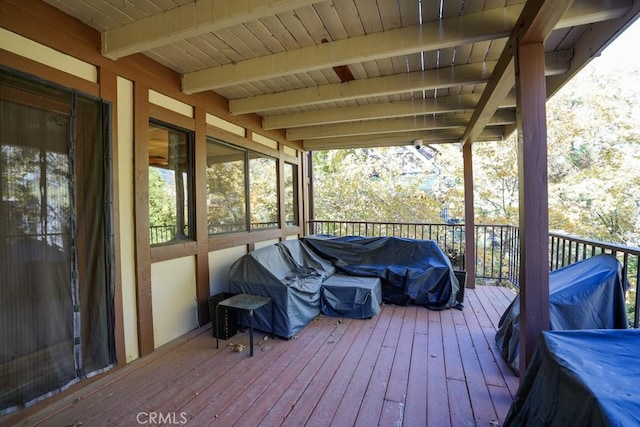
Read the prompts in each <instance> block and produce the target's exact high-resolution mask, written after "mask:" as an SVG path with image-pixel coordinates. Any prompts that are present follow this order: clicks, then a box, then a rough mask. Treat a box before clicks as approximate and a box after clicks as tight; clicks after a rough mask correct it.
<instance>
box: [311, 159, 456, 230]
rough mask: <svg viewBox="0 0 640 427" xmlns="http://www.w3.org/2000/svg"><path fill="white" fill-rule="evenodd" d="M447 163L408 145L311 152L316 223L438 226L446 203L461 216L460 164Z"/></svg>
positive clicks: (451, 211)
mask: <svg viewBox="0 0 640 427" xmlns="http://www.w3.org/2000/svg"><path fill="white" fill-rule="evenodd" d="M423 150H424V148H423ZM437 150H438V151H441V150H442V148H441V147H437ZM453 151H458V153H459V150H456V149H455V148H454V149H453ZM451 159H452V158H451V157H445V156H444V155H442V154H438V155H436V157H435V158H434V159H433V160H428V159H427V158H426V157H424V156H422V155H421V154H418V153H417V152H416V150H415V149H413V148H412V147H406V148H405V147H390V148H377V149H352V150H332V151H318V152H315V153H313V162H314V172H313V173H314V209H315V219H336V220H345V221H374V222H375V221H380V222H419V223H437V222H442V219H441V213H442V210H443V206H445V204H448V205H447V207H449V215H450V216H451V217H458V218H460V216H461V215H462V213H463V209H464V206H463V200H464V199H463V198H462V188H461V187H460V185H459V184H460V182H461V181H460V176H461V163H460V162H457V164H456V162H455V161H454V162H451ZM454 160H455V159H454Z"/></svg>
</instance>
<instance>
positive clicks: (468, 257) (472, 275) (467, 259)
mask: <svg viewBox="0 0 640 427" xmlns="http://www.w3.org/2000/svg"><path fill="white" fill-rule="evenodd" d="M462 156H463V161H464V242H465V251H464V252H465V254H464V269H465V270H466V271H467V284H466V285H467V288H469V289H473V288H475V287H476V239H475V228H476V222H475V217H474V213H473V210H474V205H473V155H472V150H471V142H469V141H467V142H466V143H465V144H464V145H463V146H462ZM460 285H461V286H463V285H464V283H461V284H460Z"/></svg>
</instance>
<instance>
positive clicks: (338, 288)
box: [320, 274, 382, 319]
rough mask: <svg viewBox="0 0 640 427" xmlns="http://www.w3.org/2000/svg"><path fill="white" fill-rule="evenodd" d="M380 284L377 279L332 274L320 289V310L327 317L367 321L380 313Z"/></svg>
mask: <svg viewBox="0 0 640 427" xmlns="http://www.w3.org/2000/svg"><path fill="white" fill-rule="evenodd" d="M381 302H382V284H381V283H380V279H378V278H377V277H359V276H347V275H345V274H334V275H333V276H331V277H329V278H328V279H327V280H325V281H324V282H323V283H322V287H321V288H320V310H321V311H322V313H323V314H326V315H327V316H338V317H347V318H349V319H368V318H370V317H373V316H375V315H376V314H378V313H379V312H380V303H381Z"/></svg>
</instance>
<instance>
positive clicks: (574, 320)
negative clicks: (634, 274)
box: [496, 254, 628, 374]
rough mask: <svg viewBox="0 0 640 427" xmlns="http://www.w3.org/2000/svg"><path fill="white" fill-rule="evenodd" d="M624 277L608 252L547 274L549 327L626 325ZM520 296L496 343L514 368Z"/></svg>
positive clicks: (506, 314)
mask: <svg viewBox="0 0 640 427" xmlns="http://www.w3.org/2000/svg"><path fill="white" fill-rule="evenodd" d="M623 284H626V281H623V278H622V267H621V265H620V263H619V262H618V260H617V259H616V258H615V257H614V256H612V255H607V254H602V255H596V256H594V257H591V258H588V259H585V260H583V261H579V262H577V263H575V264H571V265H568V266H566V267H564V268H561V269H558V270H555V271H553V272H551V273H550V274H549V323H550V325H549V327H550V329H551V330H569V329H626V328H627V327H628V320H627V313H626V307H625V300H624V290H625V286H624V285H623ZM519 318H520V296H517V297H516V298H515V299H514V300H513V302H512V303H511V305H510V306H509V308H507V310H506V311H505V312H504V314H503V315H502V317H501V319H500V323H499V324H498V328H499V329H498V332H497V333H496V344H497V345H498V347H499V348H500V351H501V353H502V357H503V358H504V360H505V361H506V362H507V363H508V364H509V366H510V367H511V368H512V369H513V370H514V371H515V372H516V374H517V373H518V371H519V367H520V363H519V354H520V326H519Z"/></svg>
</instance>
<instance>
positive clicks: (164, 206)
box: [149, 167, 176, 226]
mask: <svg viewBox="0 0 640 427" xmlns="http://www.w3.org/2000/svg"><path fill="white" fill-rule="evenodd" d="M171 173H173V172H172V171H171ZM149 224H150V225H151V226H165V225H167V226H175V224H176V200H175V187H173V186H172V185H171V183H168V182H166V180H165V179H164V177H163V176H162V169H160V168H156V167H150V168H149Z"/></svg>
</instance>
